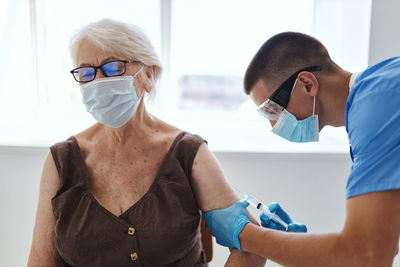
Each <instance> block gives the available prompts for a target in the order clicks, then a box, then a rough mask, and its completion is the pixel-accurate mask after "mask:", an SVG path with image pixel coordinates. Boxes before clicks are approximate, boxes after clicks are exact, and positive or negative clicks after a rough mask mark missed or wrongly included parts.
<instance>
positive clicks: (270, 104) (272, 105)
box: [257, 66, 322, 121]
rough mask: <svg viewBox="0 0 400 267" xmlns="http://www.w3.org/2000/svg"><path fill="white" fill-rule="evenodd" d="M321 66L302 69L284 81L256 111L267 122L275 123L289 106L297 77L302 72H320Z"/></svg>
mask: <svg viewBox="0 0 400 267" xmlns="http://www.w3.org/2000/svg"><path fill="white" fill-rule="evenodd" d="M320 70H322V67H321V66H312V67H307V68H303V69H301V70H299V71H296V72H295V73H293V74H292V75H291V76H290V77H289V78H288V79H287V80H286V81H284V82H283V83H282V84H281V86H279V87H278V89H276V90H275V92H273V93H272V95H271V96H270V97H269V98H268V99H267V100H266V101H265V102H264V103H262V104H261V105H260V106H258V108H257V111H258V112H259V113H260V114H261V115H263V116H264V117H266V118H267V119H269V120H274V121H277V120H278V119H279V116H280V115H281V112H282V111H283V110H284V109H286V107H287V106H288V104H289V100H290V96H291V95H292V92H293V90H294V88H295V87H296V84H297V76H298V75H299V73H300V72H302V71H309V72H313V71H320Z"/></svg>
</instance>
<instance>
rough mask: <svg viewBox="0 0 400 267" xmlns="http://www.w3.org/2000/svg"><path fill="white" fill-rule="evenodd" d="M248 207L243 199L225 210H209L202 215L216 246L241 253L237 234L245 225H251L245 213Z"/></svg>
mask: <svg viewBox="0 0 400 267" xmlns="http://www.w3.org/2000/svg"><path fill="white" fill-rule="evenodd" d="M248 205H249V203H248V202H247V201H246V200H245V199H243V200H240V201H238V202H236V203H234V204H233V205H232V206H230V207H228V208H226V209H217V210H211V211H207V212H205V213H204V215H203V217H204V219H205V220H206V226H207V228H208V229H210V230H211V233H212V234H213V236H215V237H216V239H217V243H218V244H220V245H222V246H226V247H230V248H237V249H239V250H240V251H241V252H243V250H242V248H241V247H240V241H239V234H240V232H242V230H243V228H244V226H245V225H246V224H247V223H251V222H250V220H249V217H248V216H247V212H246V207H247V206H248Z"/></svg>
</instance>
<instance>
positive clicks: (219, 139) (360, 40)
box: [0, 0, 371, 152]
mask: <svg viewBox="0 0 400 267" xmlns="http://www.w3.org/2000/svg"><path fill="white" fill-rule="evenodd" d="M370 8H371V1H370V0H367V1H365V0H352V1H346V0H332V1H323V0H298V1H294V0H281V1H265V0H249V1H231V0H219V1H212V0H203V1H196V0H149V1H141V0H130V1H125V0H115V1H112V2H110V1H105V0H96V1H95V0H86V1H81V0H79V1H78V0H68V1H67V0H65V1H51V0H40V1H39V0H36V1H35V0H31V1H24V0H14V1H11V0H8V1H2V2H1V7H0V15H1V16H0V40H1V42H0V48H1V50H0V55H1V56H2V59H5V60H3V62H7V64H2V65H1V67H0V69H1V70H2V71H1V72H0V103H1V105H0V111H1V112H2V114H7V115H6V116H3V117H1V118H0V122H1V125H0V143H6V144H28V145H29V144H33V145H34V144H44V145H49V144H51V143H53V142H54V141H56V140H61V139H63V138H66V137H68V136H69V135H72V134H75V133H76V132H78V131H81V130H83V129H85V128H86V127H88V126H90V124H92V123H94V120H93V119H92V118H91V116H90V115H89V114H88V113H87V112H86V110H85V107H84V105H83V104H82V101H81V96H80V91H79V86H78V83H77V82H75V81H74V79H73V77H72V76H71V74H70V73H69V71H70V70H71V69H72V68H73V66H72V62H71V59H70V55H69V47H68V45H69V40H70V38H71V36H72V34H73V32H74V31H75V30H76V29H78V28H79V27H81V26H83V25H86V24H88V23H90V22H93V21H97V20H99V19H102V18H112V19H116V20H120V21H123V22H126V23H132V24H136V25H138V26H140V27H141V28H143V30H144V31H145V32H146V33H147V34H148V35H149V37H150V39H151V40H152V42H153V45H154V46H155V48H156V51H157V52H158V53H159V54H160V57H161V58H162V60H163V65H164V72H163V77H162V80H161V82H160V83H159V84H158V87H157V94H156V98H155V99H154V101H152V102H151V103H149V110H150V111H151V112H152V113H153V114H155V115H156V116H158V117H160V118H161V119H164V120H165V121H167V122H170V123H171V124H174V125H176V126H178V127H180V128H182V129H183V130H187V131H191V132H193V133H197V134H200V135H202V136H203V137H204V138H205V139H207V140H208V141H209V146H210V148H211V149H213V150H218V151H260V152H265V151H274V152H347V150H348V143H347V137H346V133H345V131H344V129H342V128H340V129H333V128H329V129H326V130H325V129H324V130H323V131H322V133H321V142H320V143H319V144H302V145H294V144H291V143H288V142H286V141H285V140H283V139H281V138H279V137H277V136H275V135H273V134H272V133H271V132H270V129H271V127H270V125H269V123H268V122H267V121H266V120H265V119H263V118H262V117H261V116H260V115H259V114H257V112H256V111H255V108H256V107H255V105H254V104H253V103H252V102H251V101H249V99H248V97H247V96H246V95H245V94H244V90H243V75H244V72H245V70H246V68H247V65H248V64H249V62H250V60H251V59H252V57H253V55H254V54H255V53H256V52H257V50H258V49H259V47H260V46H261V45H262V43H263V42H265V41H266V40H267V39H268V38H269V37H271V36H272V35H274V34H276V33H279V32H282V31H300V32H303V33H306V34H311V35H314V36H316V37H317V38H319V39H320V40H321V41H322V42H323V43H324V44H326V46H327V48H328V50H329V51H330V52H331V55H332V58H333V59H334V60H335V61H336V62H337V63H338V64H339V65H342V66H343V67H345V68H346V69H348V70H349V71H359V70H362V69H363V68H365V67H366V66H367V62H368V58H367V57H368V42H369V24H370V17H369V16H370V15H369V14H370ZM299 14H301V16H299ZM349 43H354V44H357V45H354V46H353V45H349Z"/></svg>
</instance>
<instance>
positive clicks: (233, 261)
mask: <svg viewBox="0 0 400 267" xmlns="http://www.w3.org/2000/svg"><path fill="white" fill-rule="evenodd" d="M230 251H231V254H230V255H229V258H228V260H227V261H226V263H225V266H227V267H235V266H238V267H242V266H243V267H245V266H249V267H253V266H255V267H257V266H265V262H266V260H265V259H264V258H263V257H261V256H258V255H255V254H251V253H242V252H240V251H239V250H238V249H230Z"/></svg>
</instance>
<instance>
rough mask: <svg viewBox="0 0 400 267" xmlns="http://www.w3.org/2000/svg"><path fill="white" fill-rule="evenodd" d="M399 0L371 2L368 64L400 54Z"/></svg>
mask: <svg viewBox="0 0 400 267" xmlns="http://www.w3.org/2000/svg"><path fill="white" fill-rule="evenodd" d="M399 14H400V1H398V0H374V1H373V2H372V13H371V32H370V42H369V60H368V63H369V65H373V64H375V63H378V62H380V61H382V60H384V59H387V58H390V57H394V56H400V35H399V26H400V16H399Z"/></svg>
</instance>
